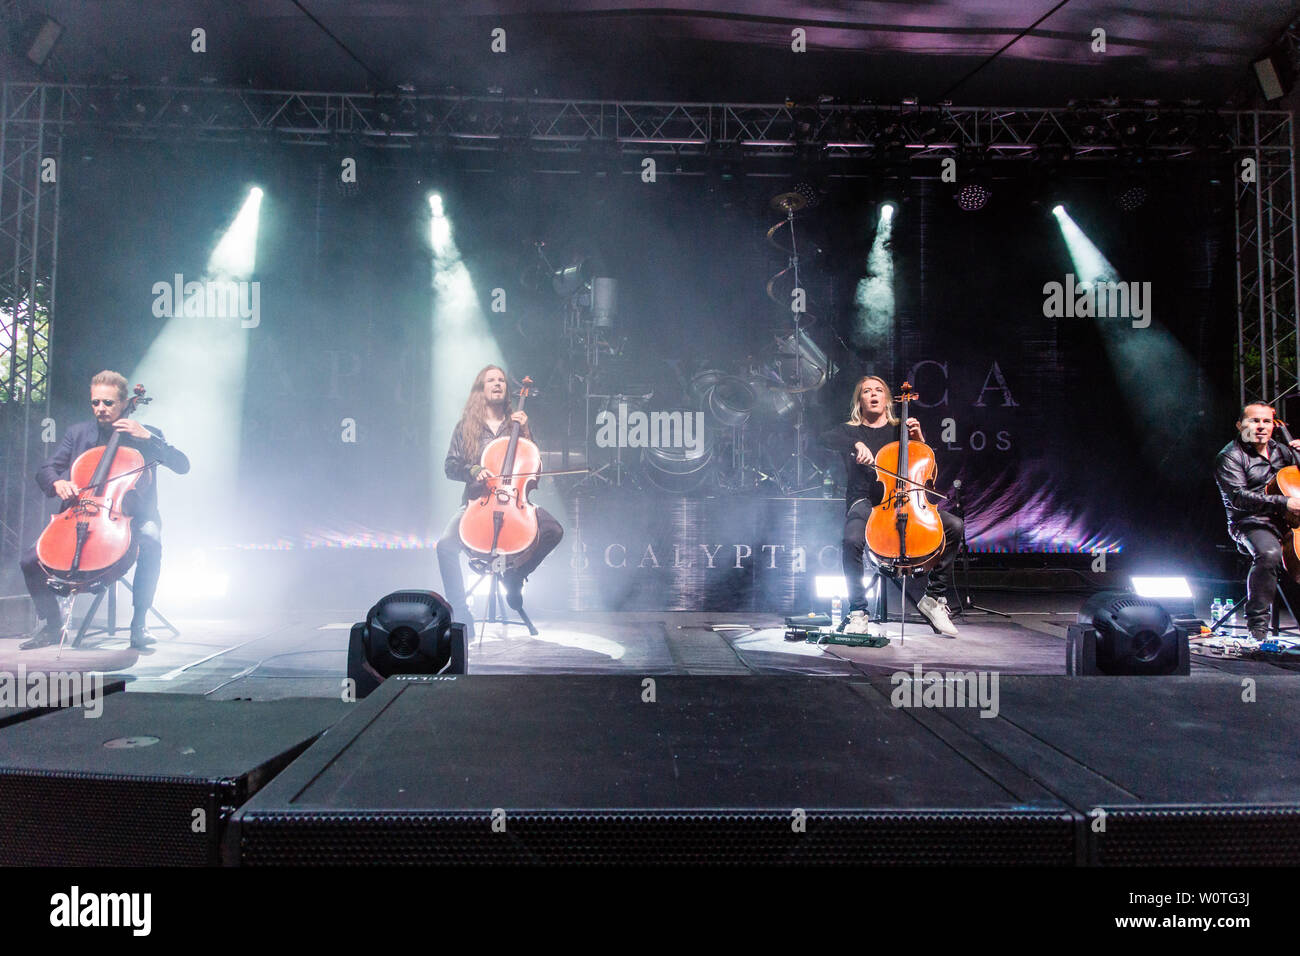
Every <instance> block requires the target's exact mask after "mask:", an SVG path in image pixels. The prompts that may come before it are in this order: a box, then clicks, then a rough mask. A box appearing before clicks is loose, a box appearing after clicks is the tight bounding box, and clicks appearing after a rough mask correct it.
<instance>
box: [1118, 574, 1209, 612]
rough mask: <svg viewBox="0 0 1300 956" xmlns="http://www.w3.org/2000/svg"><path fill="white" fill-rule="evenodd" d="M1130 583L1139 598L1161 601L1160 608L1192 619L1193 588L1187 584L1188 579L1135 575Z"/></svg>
mask: <svg viewBox="0 0 1300 956" xmlns="http://www.w3.org/2000/svg"><path fill="white" fill-rule="evenodd" d="M1129 581H1130V582H1131V583H1132V585H1133V591H1134V593H1136V594H1137V596H1138V597H1144V598H1150V599H1151V600H1153V601H1159V602H1160V606H1161V607H1163V608H1164V609H1165V610H1166V611H1168V612H1169V613H1170V614H1172V615H1175V616H1181V615H1186V616H1188V617H1191V616H1192V614H1193V613H1194V612H1193V607H1192V588H1191V585H1189V584H1188V583H1187V578H1179V577H1151V576H1147V575H1137V574H1135V575H1133V576H1132V577H1130V578H1129Z"/></svg>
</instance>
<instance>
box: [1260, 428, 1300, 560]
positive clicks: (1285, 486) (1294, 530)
mask: <svg viewBox="0 0 1300 956" xmlns="http://www.w3.org/2000/svg"><path fill="white" fill-rule="evenodd" d="M1277 431H1279V432H1281V433H1282V440H1283V441H1284V442H1285V443H1286V444H1287V445H1290V444H1291V433H1290V432H1289V431H1287V427H1286V422H1284V421H1281V420H1279V421H1278V422H1277ZM1264 490H1265V491H1266V492H1268V494H1270V495H1286V496H1287V497H1288V498H1300V467H1297V466H1296V465H1287V466H1286V467H1285V468H1281V469H1279V470H1278V473H1277V474H1276V475H1274V476H1273V477H1272V478H1270V479H1269V482H1268V485H1267V487H1266V488H1265V489H1264ZM1284 520H1285V521H1286V523H1287V525H1288V526H1289V527H1290V529H1291V530H1290V531H1288V532H1287V533H1286V534H1285V535H1283V536H1282V567H1284V568H1286V573H1287V574H1288V575H1290V577H1291V580H1292V581H1296V582H1297V583H1300V515H1294V514H1292V513H1291V512H1290V511H1288V512H1287V513H1286V517H1285V519H1284Z"/></svg>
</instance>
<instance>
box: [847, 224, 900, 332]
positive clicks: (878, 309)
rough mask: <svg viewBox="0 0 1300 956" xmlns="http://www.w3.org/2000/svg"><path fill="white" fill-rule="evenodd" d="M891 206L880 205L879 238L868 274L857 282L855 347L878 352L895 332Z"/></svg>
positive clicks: (868, 259) (870, 259)
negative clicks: (877, 349) (878, 348)
mask: <svg viewBox="0 0 1300 956" xmlns="http://www.w3.org/2000/svg"><path fill="white" fill-rule="evenodd" d="M897 209H898V207H897V206H896V205H894V203H892V202H887V203H884V204H882V205H881V207H880V215H879V219H878V221H877V223H876V237H875V239H874V240H873V241H872V243H871V251H870V252H869V253H868V254H867V274H866V275H865V276H863V278H862V279H860V280H859V281H858V288H857V293H856V295H855V297H854V298H855V301H856V302H857V312H858V321H857V326H856V328H855V329H854V330H853V339H854V345H856V346H859V347H862V348H875V347H879V346H882V345H884V344H885V343H887V342H888V341H889V337H890V336H891V335H892V334H893V331H894V251H893V246H892V239H893V234H894V214H895V212H896V211H897Z"/></svg>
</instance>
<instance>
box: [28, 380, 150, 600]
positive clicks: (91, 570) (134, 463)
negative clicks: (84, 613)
mask: <svg viewBox="0 0 1300 956" xmlns="http://www.w3.org/2000/svg"><path fill="white" fill-rule="evenodd" d="M134 391H135V394H133V395H132V396H131V398H129V399H128V400H127V402H126V405H125V406H124V407H123V411H122V417H126V416H127V415H130V414H131V413H132V412H133V411H135V409H136V406H138V405H147V404H149V402H151V401H153V399H150V398H146V397H145V388H144V386H143V385H136V386H135V390H134ZM150 464H152V463H146V462H145V460H144V456H143V455H142V454H140V452H139V451H138V450H137V449H135V448H132V447H130V446H129V445H127V446H125V447H123V446H122V433H121V432H119V431H114V432H113V434H112V435H110V436H109V439H108V444H107V445H106V446H97V447H95V448H90V449H87V450H86V451H83V452H82V453H81V454H80V455H78V456H77V460H76V461H75V462H73V463H72V468H71V470H70V474H69V479H70V480H71V481H72V484H73V485H74V486H75V487H76V488H77V496H76V497H75V498H72V499H69V500H68V501H67V502H65V503H64V506H63V510H62V511H60V512H59V513H58V514H57V515H54V516H53V517H51V518H50V523H49V524H48V525H46V526H45V530H44V531H42V532H41V536H40V538H39V539H37V542H36V558H37V560H38V561H40V563H41V567H43V568H44V569H45V573H46V574H48V575H49V578H50V587H51V588H53V589H54V590H55V591H56V592H59V593H63V594H68V593H71V592H76V591H89V590H94V589H96V588H98V587H100V586H102V585H104V584H108V583H110V582H113V581H116V580H117V579H118V578H120V577H121V576H122V575H123V574H125V573H126V572H127V571H128V570H129V569H130V567H131V565H132V564H134V563H135V559H136V554H137V552H138V550H139V546H138V545H137V544H136V542H135V540H134V538H133V537H132V535H131V520H130V515H129V514H128V513H127V512H126V511H125V510H124V509H123V507H122V503H123V498H124V497H125V496H126V493H127V492H128V491H130V490H131V489H133V488H144V487H146V486H147V485H148V483H149V482H150V481H151V480H152V473H151V472H150V471H149V467H150Z"/></svg>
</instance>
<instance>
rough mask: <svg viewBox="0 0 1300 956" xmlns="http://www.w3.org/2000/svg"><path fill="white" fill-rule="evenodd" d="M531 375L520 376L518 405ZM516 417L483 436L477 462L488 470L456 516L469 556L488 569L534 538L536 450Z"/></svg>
mask: <svg viewBox="0 0 1300 956" xmlns="http://www.w3.org/2000/svg"><path fill="white" fill-rule="evenodd" d="M532 387H533V380H532V379H531V378H529V377H528V376H524V380H523V382H522V383H521V385H520V389H519V409H518V410H519V411H523V410H524V402H525V401H526V400H527V399H528V396H529V394H531V392H532ZM519 432H520V425H519V422H517V421H512V422H511V423H510V434H509V436H506V435H501V436H499V437H497V438H494V439H492V441H490V442H488V444H487V447H485V448H484V449H483V453H482V455H480V457H479V464H480V465H481V466H482V467H483V469H484V471H485V472H486V474H487V475H488V476H489V477H487V478H485V479H484V485H485V487H484V491H483V494H482V495H481V496H480V497H479V498H478V499H477V500H476V501H471V502H470V503H469V505H468V507H467V508H466V509H465V514H463V515H462V516H461V519H460V540H461V543H462V544H463V545H464V546H465V550H466V551H468V552H470V556H471V557H472V558H478V559H480V560H487V561H491V562H492V570H493V572H498V573H499V572H501V571H505V570H506V569H507V567H509V566H510V565H511V563H512V560H513V561H517V560H519V559H520V557H521V556H522V555H523V554H524V553H526V552H527V551H528V549H529V548H531V547H532V546H533V545H534V544H535V543H536V542H537V506H536V505H534V504H532V503H530V502H529V500H528V494H529V492H531V491H532V490H533V488H535V487H536V486H537V478H538V476H539V475H540V474H541V470H542V454H541V452H540V451H539V450H538V448H537V446H536V445H535V444H533V443H532V442H531V441H529V440H528V439H527V438H524V437H522V436H521V435H520V434H519Z"/></svg>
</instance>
